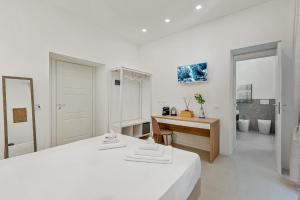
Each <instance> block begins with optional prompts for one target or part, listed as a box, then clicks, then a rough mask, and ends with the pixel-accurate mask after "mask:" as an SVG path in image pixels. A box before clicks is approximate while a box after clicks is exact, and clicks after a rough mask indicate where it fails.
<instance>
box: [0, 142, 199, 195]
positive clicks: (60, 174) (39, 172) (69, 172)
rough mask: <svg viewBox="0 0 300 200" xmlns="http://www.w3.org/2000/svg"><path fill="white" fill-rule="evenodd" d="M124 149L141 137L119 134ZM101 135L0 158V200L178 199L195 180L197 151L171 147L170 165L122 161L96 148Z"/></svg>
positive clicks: (121, 152)
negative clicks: (171, 160)
mask: <svg viewBox="0 0 300 200" xmlns="http://www.w3.org/2000/svg"><path fill="white" fill-rule="evenodd" d="M122 139H124V140H125V141H126V142H127V144H128V147H126V148H131V147H133V146H135V145H137V144H138V143H139V142H141V140H138V139H136V138H132V137H128V136H122ZM100 140H101V137H96V138H92V139H88V140H83V141H79V142H76V143H72V144H68V145H63V146H59V147H55V148H51V149H47V150H44V151H40V152H37V153H32V154H27V155H24V156H19V157H15V158H11V159H8V160H2V161H0V199H7V200H20V199H22V200H156V199H160V200H184V199H187V198H188V196H189V194H190V193H191V192H192V190H193V188H194V186H195V184H196V183H197V181H198V180H199V178H200V173H201V165H200V158H199V156H198V155H197V154H194V153H191V152H187V151H183V150H179V149H174V151H173V156H174V157H173V163H172V164H154V163H142V162H130V161H125V160H124V156H125V153H126V150H127V149H126V148H119V149H112V150H103V151H99V150H98V148H97V146H98V144H99V141H100Z"/></svg>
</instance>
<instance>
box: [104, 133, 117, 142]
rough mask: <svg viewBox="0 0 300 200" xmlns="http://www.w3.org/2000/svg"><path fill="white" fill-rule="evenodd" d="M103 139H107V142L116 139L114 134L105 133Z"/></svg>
mask: <svg viewBox="0 0 300 200" xmlns="http://www.w3.org/2000/svg"><path fill="white" fill-rule="evenodd" d="M104 138H105V139H109V140H112V139H116V138H117V134H115V133H106V134H104Z"/></svg>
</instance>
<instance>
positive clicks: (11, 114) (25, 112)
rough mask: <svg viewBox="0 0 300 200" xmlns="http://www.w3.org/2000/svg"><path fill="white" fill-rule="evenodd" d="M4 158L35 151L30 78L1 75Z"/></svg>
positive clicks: (32, 95)
mask: <svg viewBox="0 0 300 200" xmlns="http://www.w3.org/2000/svg"><path fill="white" fill-rule="evenodd" d="M2 87H3V88H2V91H3V113H4V139H5V140H4V158H9V157H14V156H18V155H23V154H26V153H31V152H36V151H37V144H36V128H35V113H34V93H33V80H32V78H25V77H13V76H2Z"/></svg>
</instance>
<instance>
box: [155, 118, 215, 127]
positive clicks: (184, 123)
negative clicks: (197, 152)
mask: <svg viewBox="0 0 300 200" xmlns="http://www.w3.org/2000/svg"><path fill="white" fill-rule="evenodd" d="M156 120H157V121H158V122H159V123H164V124H174V125H179V126H187V127H193V128H201V129H208V130H209V129H210V124H206V123H198V122H190V121H181V120H172V119H162V118H156Z"/></svg>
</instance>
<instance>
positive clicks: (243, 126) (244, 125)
mask: <svg viewBox="0 0 300 200" xmlns="http://www.w3.org/2000/svg"><path fill="white" fill-rule="evenodd" d="M238 124H239V130H240V131H242V132H247V131H248V130H249V124H250V120H249V119H239V121H238Z"/></svg>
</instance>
